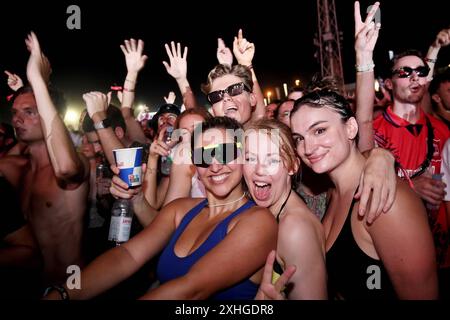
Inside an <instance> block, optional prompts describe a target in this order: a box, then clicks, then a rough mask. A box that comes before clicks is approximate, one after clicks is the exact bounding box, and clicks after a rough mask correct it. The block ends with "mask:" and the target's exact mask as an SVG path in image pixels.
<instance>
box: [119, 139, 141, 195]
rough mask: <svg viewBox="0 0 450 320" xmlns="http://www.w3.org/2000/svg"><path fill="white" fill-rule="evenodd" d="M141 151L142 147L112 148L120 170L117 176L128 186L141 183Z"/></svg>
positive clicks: (135, 185)
mask: <svg viewBox="0 0 450 320" xmlns="http://www.w3.org/2000/svg"><path fill="white" fill-rule="evenodd" d="M142 153H143V148H142V147H137V148H123V149H115V150H113V155H114V160H115V161H116V166H117V168H119V170H120V172H119V177H120V179H122V180H123V181H125V183H127V184H128V186H129V187H137V186H140V185H141V184H142Z"/></svg>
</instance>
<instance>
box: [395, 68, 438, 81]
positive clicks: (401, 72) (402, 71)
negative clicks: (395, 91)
mask: <svg viewBox="0 0 450 320" xmlns="http://www.w3.org/2000/svg"><path fill="white" fill-rule="evenodd" d="M413 72H415V73H416V74H417V76H418V77H421V78H423V77H426V76H428V73H430V68H429V67H428V66H420V67H417V68H415V69H413V68H411V67H401V68H398V69H396V70H393V71H392V75H397V76H398V77H399V78H409V77H410V76H411V75H412V73H413Z"/></svg>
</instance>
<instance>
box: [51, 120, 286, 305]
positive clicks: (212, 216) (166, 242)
mask: <svg viewBox="0 0 450 320" xmlns="http://www.w3.org/2000/svg"><path fill="white" fill-rule="evenodd" d="M239 130H242V126H241V125H240V124H239V123H237V122H236V121H235V120H233V119H230V118H227V117H218V118H213V119H210V120H207V121H206V122H204V123H203V124H202V126H198V127H196V130H195V132H194V133H195V134H194V135H193V137H192V146H193V147H192V155H193V159H192V161H193V163H194V165H195V166H196V167H197V171H198V174H199V178H200V180H201V181H202V183H203V184H204V185H205V189H206V199H204V198H200V199H199V198H181V199H177V200H174V201H172V202H171V203H169V204H168V205H166V206H165V207H164V208H163V209H162V210H161V211H160V212H159V214H158V215H157V216H156V217H155V218H154V220H153V222H152V223H151V224H149V225H148V226H147V227H146V228H145V229H144V230H143V231H142V232H141V233H139V234H137V235H136V236H135V237H133V238H132V239H130V240H129V241H128V242H126V243H124V244H123V245H121V246H119V247H116V248H113V249H112V250H110V251H108V252H106V253H105V254H103V255H102V256H100V257H99V258H97V259H96V260H94V261H93V262H92V263H91V264H90V265H88V266H87V267H86V268H85V269H84V270H83V271H82V272H81V283H82V284H83V286H82V288H81V289H80V290H69V289H68V288H66V287H62V288H63V291H65V294H61V295H60V294H58V292H55V291H53V292H51V293H50V294H49V295H48V296H47V297H46V298H47V299H58V298H69V297H70V299H89V298H92V297H94V296H96V295H98V294H100V293H101V292H103V291H105V290H108V289H109V288H111V287H113V286H115V285H117V284H118V283H120V282H121V281H123V280H124V279H126V278H128V277H129V276H131V275H132V274H133V273H134V272H136V271H137V270H138V269H139V268H140V267H141V266H142V265H143V264H144V263H145V262H146V261H148V260H149V259H151V258H152V257H154V256H156V255H157V254H158V253H159V252H161V251H162V254H161V257H160V260H159V263H158V268H157V276H158V279H159V281H160V286H159V287H157V288H155V289H152V290H150V291H149V292H148V293H147V294H145V295H144V296H143V297H142V298H143V299H206V298H212V299H230V300H236V299H253V298H254V296H255V295H256V292H257V290H258V286H259V283H260V281H261V277H262V271H263V267H264V263H265V260H266V257H267V255H268V254H269V252H270V251H271V250H273V249H275V247H276V240H277V224H276V221H275V219H274V218H273V216H272V215H271V213H270V212H269V210H267V209H266V208H261V207H257V206H255V203H254V202H253V201H251V200H249V199H248V198H247V196H246V193H245V191H244V188H243V184H242V175H243V161H244V160H243V151H242V141H241V140H240V139H239V136H236V135H231V134H229V133H230V131H231V132H236V131H239ZM212 151H214V152H212ZM113 170H114V171H115V173H116V174H119V170H118V169H117V168H115V167H113ZM143 171H144V172H145V166H143ZM111 193H112V194H113V195H114V196H116V197H118V198H126V199H132V201H133V202H139V203H141V205H142V207H141V208H140V209H139V208H138V210H145V206H146V201H145V198H144V196H143V195H142V191H141V189H140V188H137V189H130V188H128V184H127V183H125V182H124V181H122V180H121V179H120V178H119V177H118V176H114V177H113V184H112V186H111ZM187 208H189V209H187ZM135 210H136V207H135ZM244 257H245V258H244ZM105 269H106V270H108V272H105ZM211 270H214V272H211Z"/></svg>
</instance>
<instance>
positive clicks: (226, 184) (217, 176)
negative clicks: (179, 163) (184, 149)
mask: <svg viewBox="0 0 450 320" xmlns="http://www.w3.org/2000/svg"><path fill="white" fill-rule="evenodd" d="M223 143H234V138H233V137H232V136H231V135H229V134H228V135H227V134H226V132H225V130H224V129H216V128H213V129H208V130H206V131H205V132H203V133H202V134H201V136H199V137H196V140H195V143H194V149H197V148H201V147H203V148H206V149H208V148H211V147H214V146H217V145H220V144H223ZM209 150H210V149H209ZM216 155H217V154H216ZM203 157H205V155H203ZM242 162H243V159H242V152H238V156H237V158H236V159H235V160H233V161H231V162H229V163H225V164H221V163H220V162H219V161H217V159H216V158H213V160H212V163H211V164H210V165H209V166H208V167H207V168H203V167H197V172H198V175H199V178H200V180H201V181H202V183H203V185H204V186H205V189H206V191H207V192H208V193H212V194H213V195H214V196H215V197H216V198H225V197H227V196H229V195H230V194H231V193H232V192H233V191H235V189H236V188H241V180H242V166H243V165H242ZM239 192H241V193H242V191H239Z"/></svg>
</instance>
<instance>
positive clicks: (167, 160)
mask: <svg viewBox="0 0 450 320" xmlns="http://www.w3.org/2000/svg"><path fill="white" fill-rule="evenodd" d="M172 132H173V127H171V126H169V127H167V130H166V133H165V135H164V142H165V143H167V144H169V143H170V142H171V141H172ZM171 166H172V158H171V157H170V155H168V156H163V157H161V173H162V174H163V175H165V176H168V175H170V167H171Z"/></svg>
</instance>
